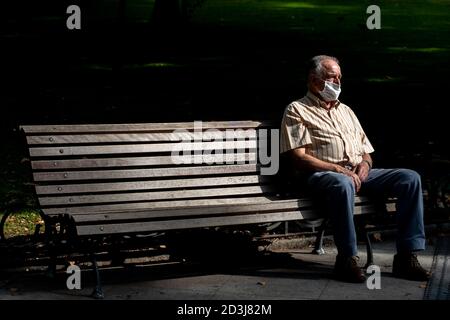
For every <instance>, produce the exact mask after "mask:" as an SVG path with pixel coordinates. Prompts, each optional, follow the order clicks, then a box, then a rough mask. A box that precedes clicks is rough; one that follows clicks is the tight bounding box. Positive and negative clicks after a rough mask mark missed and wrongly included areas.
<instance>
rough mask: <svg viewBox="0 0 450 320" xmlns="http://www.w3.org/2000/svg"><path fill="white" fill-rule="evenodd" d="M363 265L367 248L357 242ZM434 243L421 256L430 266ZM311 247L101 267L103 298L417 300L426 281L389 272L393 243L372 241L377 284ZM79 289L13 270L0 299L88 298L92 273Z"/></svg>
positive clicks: (61, 278) (0, 288)
mask: <svg viewBox="0 0 450 320" xmlns="http://www.w3.org/2000/svg"><path fill="white" fill-rule="evenodd" d="M359 249H360V253H359V254H360V257H361V265H363V264H364V262H365V257H366V256H365V247H364V246H360V248H359ZM434 249H435V246H434V245H433V244H430V245H428V248H427V250H426V251H424V252H423V253H422V254H421V255H420V256H419V260H420V262H421V263H422V265H423V266H424V267H425V268H427V269H430V268H431V267H432V263H433V255H434ZM310 250H311V249H310V248H306V249H289V250H286V249H285V250H277V251H275V252H272V253H270V254H268V255H267V256H265V257H263V258H261V259H259V260H258V261H257V262H255V263H254V264H253V265H250V266H239V265H238V264H237V265H233V266H232V267H228V266H227V267H223V268H221V267H220V265H219V266H217V265H216V266H215V267H214V268H211V267H208V266H204V265H180V264H175V265H166V266H163V267H154V266H152V267H149V266H135V267H132V268H129V269H121V268H119V269H111V270H103V271H102V276H103V280H104V284H103V289H104V293H105V297H106V299H120V300H126V299H150V300H174V299H175V300H223V299H227V300H228V299H229V300H330V299H333V300H334V299H339V300H341V299H345V300H361V299H362V300H421V299H423V297H424V292H425V288H426V285H427V283H425V282H414V281H408V280H402V279H397V278H394V277H392V276H391V273H390V272H391V269H392V256H393V253H394V242H393V241H392V240H391V241H389V240H388V241H384V242H380V243H375V244H374V258H375V263H376V264H377V265H378V266H379V267H380V269H381V289H374V290H369V289H368V288H367V286H366V284H349V283H343V282H340V281H337V280H335V279H333V277H332V266H333V263H334V259H335V255H336V251H335V249H334V248H333V247H332V246H330V247H328V248H327V254H325V255H321V256H318V255H314V254H310V253H309V252H310ZM82 279H83V280H82V285H83V286H84V287H83V288H82V289H81V290H68V289H66V288H65V275H64V274H60V275H59V276H58V278H57V280H55V281H50V280H48V279H47V278H45V277H43V276H42V275H39V274H38V275H36V274H32V273H19V274H15V275H13V276H11V277H9V278H8V279H3V282H2V283H0V299H58V300H59V299H91V298H90V297H89V294H90V293H91V291H92V286H93V281H92V272H82Z"/></svg>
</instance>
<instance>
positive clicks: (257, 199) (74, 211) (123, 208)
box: [43, 196, 395, 215]
mask: <svg viewBox="0 0 450 320" xmlns="http://www.w3.org/2000/svg"><path fill="white" fill-rule="evenodd" d="M368 201H369V199H368V198H366V197H356V198H355V206H364V205H367V204H370V202H368ZM274 203H281V204H283V203H286V204H289V203H298V204H299V208H300V209H302V208H304V207H309V206H310V205H311V199H308V198H300V199H280V198H278V197H272V196H270V197H268V196H262V197H261V196H254V197H239V198H222V199H216V198H214V199H195V200H171V201H155V202H130V203H119V204H103V205H90V206H79V207H61V208H44V209H43V211H44V213H45V214H49V215H56V214H70V215H79V214H97V213H98V214H103V213H107V214H115V213H118V214H122V213H124V212H130V211H147V210H156V209H169V210H172V209H191V208H192V209H195V208H198V207H204V208H214V207H216V206H240V205H252V204H261V205H267V206H272V205H273V204H274ZM394 209H395V208H394Z"/></svg>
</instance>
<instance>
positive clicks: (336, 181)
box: [330, 172, 355, 194]
mask: <svg viewBox="0 0 450 320" xmlns="http://www.w3.org/2000/svg"><path fill="white" fill-rule="evenodd" d="M330 175H332V179H333V183H332V185H331V187H332V188H333V189H334V191H337V192H340V193H347V194H354V193H355V186H354V185H353V180H352V178H350V177H348V176H346V175H344V174H341V173H334V172H333V173H330Z"/></svg>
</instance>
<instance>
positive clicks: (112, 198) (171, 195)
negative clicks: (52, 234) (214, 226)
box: [39, 185, 274, 206]
mask: <svg viewBox="0 0 450 320" xmlns="http://www.w3.org/2000/svg"><path fill="white" fill-rule="evenodd" d="M271 192H272V193H273V192H274V188H273V187H271V186H264V185H262V186H260V185H258V186H250V187H232V188H224V187H219V188H212V189H189V190H172V191H154V192H134V193H117V194H97V195H86V196H75V195H72V196H62V197H41V198H39V202H40V204H41V206H52V205H76V204H86V203H92V204H94V203H113V202H133V201H146V200H147V201H148V200H169V199H188V198H209V197H219V196H223V197H228V196H237V195H251V194H266V193H271Z"/></svg>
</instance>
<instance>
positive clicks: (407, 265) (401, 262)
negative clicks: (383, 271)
mask: <svg viewBox="0 0 450 320" xmlns="http://www.w3.org/2000/svg"><path fill="white" fill-rule="evenodd" d="M392 273H393V275H394V276H395V277H398V278H403V279H408V280H414V281H428V280H429V279H430V277H431V274H430V273H429V272H428V271H427V270H425V269H424V268H422V266H421V265H420V263H419V261H418V260H417V256H416V255H415V254H413V253H408V254H396V255H395V256H394V263H393V265H392Z"/></svg>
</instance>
